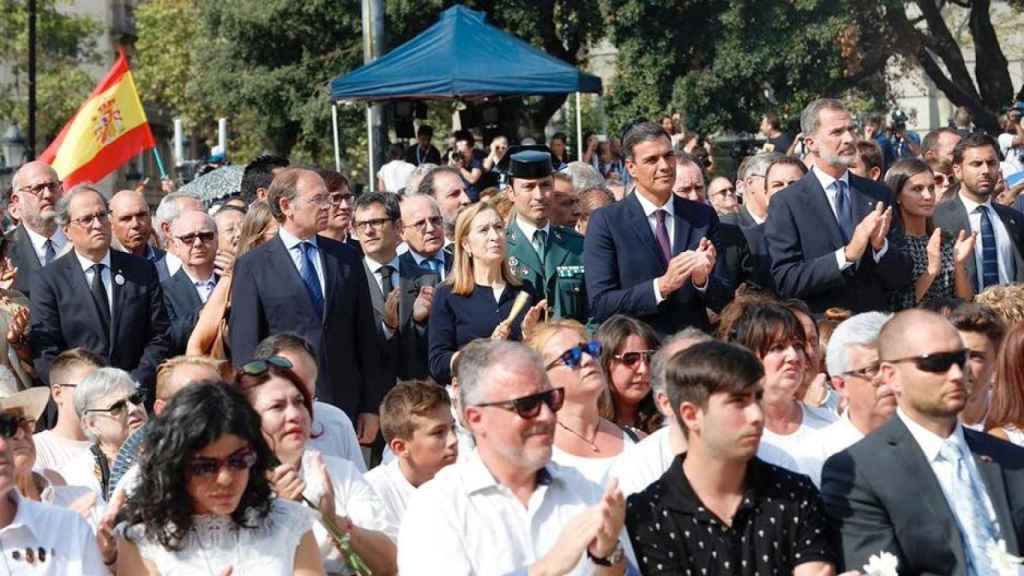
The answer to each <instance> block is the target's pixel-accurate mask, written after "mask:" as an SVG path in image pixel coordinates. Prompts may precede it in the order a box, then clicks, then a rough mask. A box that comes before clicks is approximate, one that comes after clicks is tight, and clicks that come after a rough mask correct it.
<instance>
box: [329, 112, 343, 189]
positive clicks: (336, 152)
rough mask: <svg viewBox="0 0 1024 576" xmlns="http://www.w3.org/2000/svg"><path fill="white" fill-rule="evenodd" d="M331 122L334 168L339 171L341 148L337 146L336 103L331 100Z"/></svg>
mask: <svg viewBox="0 0 1024 576" xmlns="http://www.w3.org/2000/svg"><path fill="white" fill-rule="evenodd" d="M331 124H332V125H333V126H332V127H333V128H334V170H335V171H337V172H341V148H340V147H339V146H338V103H337V102H331Z"/></svg>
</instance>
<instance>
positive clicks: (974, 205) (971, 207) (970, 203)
mask: <svg viewBox="0 0 1024 576" xmlns="http://www.w3.org/2000/svg"><path fill="white" fill-rule="evenodd" d="M959 196H960V201H961V202H963V203H964V208H966V209H967V213H968V214H971V213H973V212H974V211H975V210H977V209H978V206H985V207H987V208H988V209H989V210H992V196H989V197H988V200H986V201H984V202H982V203H980V204H979V203H978V202H975V201H974V200H971V199H970V198H968V197H967V196H964V193H963V191H961V192H960V193H959Z"/></svg>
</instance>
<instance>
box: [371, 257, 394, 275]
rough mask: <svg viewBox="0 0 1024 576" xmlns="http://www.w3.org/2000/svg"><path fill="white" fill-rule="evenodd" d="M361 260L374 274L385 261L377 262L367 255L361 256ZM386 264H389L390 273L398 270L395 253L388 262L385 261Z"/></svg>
mask: <svg viewBox="0 0 1024 576" xmlns="http://www.w3.org/2000/svg"><path fill="white" fill-rule="evenodd" d="M363 260H364V261H365V262H366V267H367V268H369V269H370V272H373V273H374V274H377V271H378V270H380V269H381V267H382V266H384V264H385V263H381V262H377V261H376V260H374V259H373V258H370V257H369V256H363ZM386 264H387V265H388V266H391V272H392V273H394V272H398V256H397V255H396V256H395V257H394V258H392V259H391V261H390V262H386Z"/></svg>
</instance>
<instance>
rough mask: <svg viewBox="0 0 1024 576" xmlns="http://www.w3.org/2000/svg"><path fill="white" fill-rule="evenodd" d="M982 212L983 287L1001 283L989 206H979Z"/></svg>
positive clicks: (994, 233)
mask: <svg viewBox="0 0 1024 576" xmlns="http://www.w3.org/2000/svg"><path fill="white" fill-rule="evenodd" d="M978 212H980V213H981V289H982V290H984V289H985V288H988V287H989V286H992V285H995V284H999V251H998V250H997V249H996V231H995V229H994V228H993V227H992V220H990V219H989V217H988V206H978Z"/></svg>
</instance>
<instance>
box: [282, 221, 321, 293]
mask: <svg viewBox="0 0 1024 576" xmlns="http://www.w3.org/2000/svg"><path fill="white" fill-rule="evenodd" d="M277 234H278V236H280V237H281V241H282V242H284V247H285V248H287V249H288V255H289V256H291V257H292V263H293V264H295V270H296V271H298V273H299V276H300V277H301V276H302V261H303V260H304V258H305V252H303V249H302V246H300V244H302V243H303V242H312V243H313V247H314V248H315V250H313V252H314V255H315V256H314V258H313V259H312V260H313V268H315V269H316V278H317V280H319V281H320V293H321V294H323V295H324V299H325V300H326V299H327V284H325V283H324V264H323V262H321V260H322V259H323V257H322V256H321V255H320V245H319V244H317V241H316V234H314V235H313V236H312V237H311V238H299V237H297V236H295V235H293V234H291V233H290V232H288V231H287V230H285V229H284V226H282V227H280V228H278V229H277Z"/></svg>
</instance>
